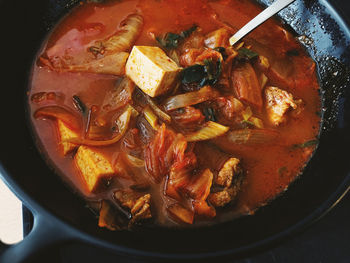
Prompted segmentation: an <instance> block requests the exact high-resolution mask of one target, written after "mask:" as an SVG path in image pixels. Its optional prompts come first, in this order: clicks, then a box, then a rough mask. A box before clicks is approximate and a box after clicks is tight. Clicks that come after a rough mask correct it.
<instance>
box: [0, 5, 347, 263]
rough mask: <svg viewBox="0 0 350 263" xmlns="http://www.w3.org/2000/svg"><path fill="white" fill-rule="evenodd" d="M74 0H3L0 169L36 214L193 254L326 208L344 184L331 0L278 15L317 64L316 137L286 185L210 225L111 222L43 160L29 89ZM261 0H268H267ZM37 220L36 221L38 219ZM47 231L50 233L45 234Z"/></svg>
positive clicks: (261, 238)
mask: <svg viewBox="0 0 350 263" xmlns="http://www.w3.org/2000/svg"><path fill="white" fill-rule="evenodd" d="M76 2H77V1H68V0H56V1H54V0H37V1H35V3H34V2H33V1H20V0H11V1H0V5H1V8H0V21H1V24H2V25H4V27H3V32H2V41H1V44H0V45H1V49H0V50H1V51H2V52H1V57H2V63H1V64H2V73H1V76H2V85H1V86H2V88H1V92H2V96H1V98H3V100H2V102H1V103H0V107H1V121H2V124H1V129H0V134H1V140H2V142H1V153H0V154H1V159H0V160H1V166H0V168H1V170H2V172H3V174H2V176H3V177H4V179H5V181H6V182H7V183H8V184H9V185H10V187H11V188H12V189H13V190H14V191H15V192H16V193H17V194H18V195H19V196H20V197H21V198H22V199H23V201H24V203H25V204H26V205H28V206H29V207H30V208H32V209H33V210H34V212H35V216H38V215H53V217H54V218H56V219H58V221H57V222H60V223H59V224H57V228H59V231H60V232H64V231H67V229H68V230H69V229H72V228H71V227H73V229H76V230H78V231H76V233H75V234H76V238H77V239H80V240H82V241H86V242H91V243H94V244H98V245H101V246H104V247H108V248H111V249H113V250H115V251H116V252H119V253H126V254H132V255H134V256H151V257H153V258H157V257H173V258H180V257H181V258H194V257H197V258H199V257H204V256H205V257H210V256H221V255H236V256H237V255H243V254H245V253H248V252H249V253H251V252H252V251H256V250H258V249H263V248H264V247H266V246H268V245H271V244H274V243H276V242H277V241H278V240H280V239H281V238H286V237H287V236H289V235H290V234H292V233H295V232H296V230H301V229H302V228H304V227H306V226H308V225H309V224H310V223H311V222H313V221H315V220H316V219H318V218H319V217H320V216H321V215H323V214H324V213H326V212H327V211H328V209H330V208H331V207H332V206H333V205H334V204H335V203H336V202H337V200H339V199H340V198H341V196H342V195H343V194H344V193H345V192H346V191H347V190H348V187H349V185H350V175H349V166H350V165H349V161H348V157H347V153H348V149H350V147H349V146H350V138H349V136H348V135H349V125H350V118H349V113H350V105H349V88H350V86H349V65H350V48H349V41H350V33H349V28H348V27H347V26H346V24H345V23H344V22H343V21H342V20H341V19H340V17H339V16H338V15H337V13H336V12H335V11H334V9H332V7H331V5H330V4H329V2H327V1H313V0H305V1H303V0H298V1H296V2H295V3H294V4H292V5H291V6H290V7H289V8H288V9H286V10H284V11H283V12H282V13H281V14H282V18H283V19H284V21H286V22H287V23H288V24H289V25H290V26H291V28H292V29H293V30H295V32H296V33H297V34H298V35H303V36H305V37H303V38H301V40H302V43H303V44H304V45H305V47H306V48H307V50H308V51H309V53H310V55H311V56H312V57H313V58H314V59H315V61H316V62H317V64H318V67H319V77H320V82H321V86H322V97H323V109H322V115H323V123H322V132H321V136H320V144H319V147H318V149H317V151H316V153H315V154H314V156H313V158H312V160H311V161H310V162H309V164H308V166H307V167H306V169H305V171H304V173H303V175H302V176H301V177H300V178H299V179H298V180H296V181H295V182H294V183H293V184H292V185H291V186H290V188H289V190H288V192H287V193H286V194H284V195H282V196H281V197H279V198H278V199H277V200H275V201H273V202H272V203H271V204H270V205H268V206H266V207H264V208H262V209H260V210H259V211H258V212H257V213H256V214H255V215H254V216H248V217H243V218H240V219H237V220H234V221H231V222H228V223H223V224H220V225H216V226H211V227H207V228H195V229H191V230H189V229H187V230H169V229H162V228H154V229H143V230H140V231H137V232H128V231H125V232H120V233H119V232H118V233H116V232H110V231H107V230H104V229H100V228H98V227H97V224H96V219H95V218H94V217H93V216H92V214H91V212H90V211H89V210H88V209H86V208H85V205H84V201H83V200H81V199H80V198H78V197H77V195H76V194H75V193H73V192H72V191H71V189H70V188H68V187H67V186H66V185H65V184H64V183H63V182H62V180H61V179H60V177H58V176H56V175H55V174H54V172H53V171H52V170H51V169H50V168H49V167H48V166H47V164H46V162H45V161H44V159H43V157H42V156H41V154H40V152H39V151H38V149H37V148H36V147H35V145H34V143H33V137H32V135H31V132H30V128H29V125H28V120H27V118H26V117H27V116H26V114H27V112H26V104H27V96H26V89H27V85H28V79H29V77H30V68H31V65H32V63H33V59H34V57H35V55H36V52H37V51H38V50H39V48H40V45H41V42H42V40H43V39H44V38H45V36H46V35H47V33H48V31H49V30H50V29H51V28H52V26H53V25H55V24H56V22H57V21H58V20H59V19H60V18H61V17H62V16H63V15H64V14H65V13H66V12H67V11H68V10H69V9H70V8H71V7H72V6H74V4H75V3H76ZM262 3H264V4H267V3H269V1H267V0H263V1H262ZM39 227H40V226H39ZM42 239H48V240H49V239H50V235H48V236H45V237H42Z"/></svg>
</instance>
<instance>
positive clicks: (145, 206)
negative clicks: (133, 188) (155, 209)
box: [130, 194, 152, 224]
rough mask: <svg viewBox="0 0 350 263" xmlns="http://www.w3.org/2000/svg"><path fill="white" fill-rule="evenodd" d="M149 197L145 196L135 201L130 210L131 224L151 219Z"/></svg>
mask: <svg viewBox="0 0 350 263" xmlns="http://www.w3.org/2000/svg"><path fill="white" fill-rule="evenodd" d="M150 202H151V195H150V194H145V195H144V196H141V197H140V198H139V199H137V200H136V202H135V204H134V206H133V207H132V208H131V210H130V211H131V214H132V219H131V221H130V223H131V224H133V223H136V222H138V221H141V220H145V219H149V218H151V217H152V214H151V204H150Z"/></svg>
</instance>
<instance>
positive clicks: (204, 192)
mask: <svg viewBox="0 0 350 263" xmlns="http://www.w3.org/2000/svg"><path fill="white" fill-rule="evenodd" d="M212 183H213V173H212V172H211V171H210V169H205V170H204V171H203V172H202V173H201V174H199V175H197V176H195V177H192V180H191V182H190V184H189V185H187V186H186V187H185V188H184V191H185V193H186V194H187V195H189V196H190V197H191V198H193V199H194V200H197V201H205V200H206V199H207V197H208V195H209V193H210V188H211V185H212Z"/></svg>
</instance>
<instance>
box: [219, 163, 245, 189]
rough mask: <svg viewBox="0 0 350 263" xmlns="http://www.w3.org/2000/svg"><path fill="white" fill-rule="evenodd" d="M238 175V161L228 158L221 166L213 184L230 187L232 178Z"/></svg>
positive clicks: (239, 171)
mask: <svg viewBox="0 0 350 263" xmlns="http://www.w3.org/2000/svg"><path fill="white" fill-rule="evenodd" d="M239 173H241V168H240V167H239V159H237V158H230V159H228V160H227V161H226V162H225V163H224V165H223V166H222V168H221V170H220V171H219V173H218V175H217V177H216V178H215V183H216V184H217V185H220V186H223V187H230V186H231V185H232V181H233V178H234V176H235V175H236V174H239Z"/></svg>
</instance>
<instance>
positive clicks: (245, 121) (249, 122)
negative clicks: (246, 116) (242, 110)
mask: <svg viewBox="0 0 350 263" xmlns="http://www.w3.org/2000/svg"><path fill="white" fill-rule="evenodd" d="M241 123H242V124H248V125H251V126H255V124H254V123H253V122H251V121H248V120H242V121H241Z"/></svg>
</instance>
